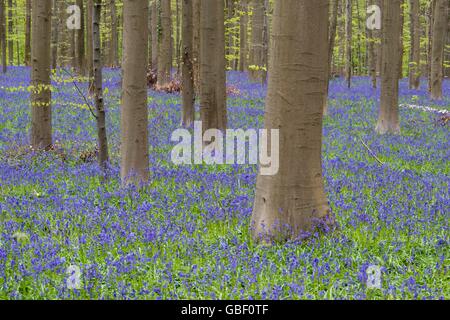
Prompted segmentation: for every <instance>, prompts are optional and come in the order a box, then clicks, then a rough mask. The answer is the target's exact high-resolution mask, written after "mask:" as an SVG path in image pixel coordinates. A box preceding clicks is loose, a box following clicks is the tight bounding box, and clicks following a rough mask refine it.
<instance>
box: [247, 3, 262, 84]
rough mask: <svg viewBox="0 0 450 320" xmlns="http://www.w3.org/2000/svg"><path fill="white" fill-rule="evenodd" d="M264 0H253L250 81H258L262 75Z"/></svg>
mask: <svg viewBox="0 0 450 320" xmlns="http://www.w3.org/2000/svg"><path fill="white" fill-rule="evenodd" d="M263 1H264V0H253V2H252V4H253V14H252V43H251V49H250V64H251V67H250V70H249V76H250V81H253V82H256V81H260V79H261V76H262V70H261V68H262V67H263V66H262V63H263V54H264V49H263V47H264V44H263V33H264V32H263V30H264V2H263Z"/></svg>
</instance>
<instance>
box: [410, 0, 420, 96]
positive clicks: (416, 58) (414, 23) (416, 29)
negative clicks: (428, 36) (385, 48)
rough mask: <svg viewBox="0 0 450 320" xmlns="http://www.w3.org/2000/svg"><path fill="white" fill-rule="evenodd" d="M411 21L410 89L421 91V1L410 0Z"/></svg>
mask: <svg viewBox="0 0 450 320" xmlns="http://www.w3.org/2000/svg"><path fill="white" fill-rule="evenodd" d="M410 7H411V8H410V9H411V11H410V13H411V14H410V21H411V55H410V62H409V87H410V88H411V89H419V87H420V21H419V8H420V3H419V0H410Z"/></svg>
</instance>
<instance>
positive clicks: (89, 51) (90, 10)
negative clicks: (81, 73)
mask: <svg viewBox="0 0 450 320" xmlns="http://www.w3.org/2000/svg"><path fill="white" fill-rule="evenodd" d="M93 7H94V5H93V0H87V15H86V21H87V28H86V31H87V32H86V33H87V37H86V38H87V41H86V56H87V59H86V65H87V73H88V75H89V92H90V93H93V91H94V64H93V63H94V61H93V55H94V52H93V51H94V50H93V41H94V40H93V30H92V28H93V22H92V13H93Z"/></svg>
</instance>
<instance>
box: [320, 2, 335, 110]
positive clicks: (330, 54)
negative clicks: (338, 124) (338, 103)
mask: <svg viewBox="0 0 450 320" xmlns="http://www.w3.org/2000/svg"><path fill="white" fill-rule="evenodd" d="M330 11H331V17H330V19H329V27H328V69H327V74H328V78H327V79H326V81H325V92H326V96H325V98H324V100H323V114H324V115H327V114H328V92H329V84H330V78H331V65H332V62H333V50H334V42H335V39H336V28H337V15H338V0H331V6H330Z"/></svg>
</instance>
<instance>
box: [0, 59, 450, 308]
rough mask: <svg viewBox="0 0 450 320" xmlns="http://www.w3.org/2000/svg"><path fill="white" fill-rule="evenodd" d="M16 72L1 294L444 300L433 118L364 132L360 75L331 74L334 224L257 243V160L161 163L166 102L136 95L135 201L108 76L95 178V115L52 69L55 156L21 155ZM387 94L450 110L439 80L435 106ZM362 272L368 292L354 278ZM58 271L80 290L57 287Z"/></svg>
mask: <svg viewBox="0 0 450 320" xmlns="http://www.w3.org/2000/svg"><path fill="white" fill-rule="evenodd" d="M29 72H30V70H29V69H27V68H23V67H16V68H10V69H9V71H8V73H7V74H6V75H0V105H1V108H0V299H41V298H46V299H55V298H62V299H81V298H105V299H110V298H115V299H144V298H145V299H187V298H194V299H239V298H259V299H320V298H325V299H382V298H386V299H406V298H408V299H410V298H414V299H440V298H446V299H448V298H450V287H449V283H450V258H449V253H450V250H449V249H450V239H449V220H450V219H449V213H450V212H449V207H450V195H449V192H450V191H449V180H450V179H449V176H450V161H449V159H450V148H449V130H450V123H446V122H444V121H442V120H441V118H442V114H439V113H435V112H429V111H426V110H420V109H410V108H401V109H400V118H401V129H402V133H401V135H398V136H391V135H387V136H379V135H377V134H375V133H374V127H375V124H376V118H377V113H378V111H377V110H378V99H379V90H374V89H371V88H370V81H369V79H368V78H364V77H361V78H355V79H354V85H353V88H352V89H351V90H348V89H347V88H346V87H345V83H344V81H341V80H340V79H337V80H335V81H333V82H332V83H331V87H330V102H329V104H330V110H329V116H327V117H326V118H325V123H324V130H323V131H324V148H323V168H324V176H325V180H326V191H327V195H328V199H329V201H330V205H331V208H332V210H333V212H334V214H335V215H336V218H337V221H338V223H339V226H340V228H339V230H338V231H336V232H334V233H330V234H327V235H321V236H317V237H313V238H312V239H310V240H309V241H307V242H305V243H287V244H284V245H274V246H271V247H266V246H258V245H256V244H255V243H253V242H252V241H251V239H250V234H249V222H250V215H251V211H252V205H253V196H254V188H255V179H256V169H257V168H256V166H254V165H240V166H237V165H236V166H202V165H195V166H175V165H173V164H172V163H171V161H170V152H171V149H172V148H173V146H174V143H173V142H171V141H170V136H171V133H172V131H173V130H175V129H176V128H178V126H179V123H180V109H181V106H180V96H179V95H176V94H164V93H157V92H153V91H149V97H148V105H149V133H150V137H149V148H150V170H151V175H152V178H151V183H150V185H149V186H146V187H145V188H144V189H142V190H141V191H140V192H138V191H137V190H135V189H132V188H129V189H123V188H120V183H119V182H120V181H119V142H120V127H119V126H120V115H119V103H120V101H119V99H120V94H121V90H120V71H119V70H111V69H107V70H105V72H104V77H105V82H104V88H105V104H106V106H107V112H108V113H107V122H108V134H109V135H108V137H109V145H110V152H111V158H112V161H111V166H110V169H109V175H110V178H109V179H108V180H103V179H102V178H101V177H102V175H101V172H100V170H99V168H98V166H97V164H96V163H95V159H94V158H95V151H94V150H95V144H96V129H95V120H94V118H93V117H92V115H91V114H90V112H89V110H88V109H87V107H86V105H85V102H84V100H83V98H82V97H81V96H80V95H79V94H78V92H77V90H76V88H75V86H74V85H73V83H72V82H71V81H70V79H67V76H66V75H65V74H59V75H58V76H55V80H56V81H55V82H54V86H55V90H54V92H53V126H54V137H55V141H57V142H56V143H55V144H56V150H55V152H51V153H47V154H31V153H30V150H29V147H27V144H28V131H29V123H30V113H29V92H28V90H27V87H28V85H29V77H30V75H29ZM64 79H65V80H64ZM78 85H79V86H80V88H83V90H85V89H86V83H79V84H78ZM228 85H229V86H230V87H231V88H233V90H230V91H232V92H233V93H232V95H230V96H229V98H228V110H229V111H228V112H229V122H230V127H232V128H243V129H246V128H261V126H262V119H263V113H264V96H265V92H266V88H265V87H262V86H261V85H260V84H251V83H249V82H248V80H247V78H246V76H245V75H244V74H242V73H237V72H230V73H229V74H228ZM400 91H401V93H400V103H401V104H409V105H418V106H426V107H430V108H434V109H445V110H449V111H450V81H449V80H446V81H445V97H446V98H445V99H444V100H442V101H432V100H430V99H429V98H428V94H427V93H426V83H423V84H422V88H421V89H420V90H409V89H407V81H406V79H405V80H403V81H402V82H401V90H400ZM364 144H365V145H366V146H365V145H364ZM369 150H370V151H369ZM377 158H378V160H379V161H378V160H377ZM70 266H75V267H76V268H79V271H80V275H78V274H75V275H71V276H70V277H69V276H68V274H67V270H68V268H69V267H70ZM374 266H375V267H377V268H378V267H379V268H381V280H382V281H381V288H379V289H377V288H370V287H369V286H368V285H367V278H368V275H367V269H368V268H369V267H371V268H372V267H374ZM69 270H70V268H69ZM72 270H74V269H73V268H72ZM73 276H76V277H78V276H79V279H80V287H79V289H75V290H73V289H69V288H68V286H67V280H68V278H70V279H72V277H73ZM72 280H73V279H72Z"/></svg>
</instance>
